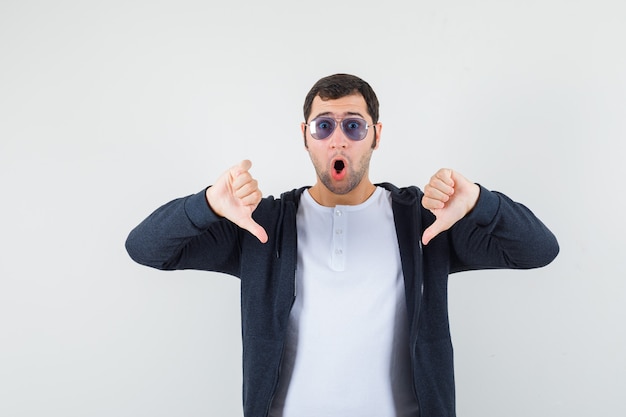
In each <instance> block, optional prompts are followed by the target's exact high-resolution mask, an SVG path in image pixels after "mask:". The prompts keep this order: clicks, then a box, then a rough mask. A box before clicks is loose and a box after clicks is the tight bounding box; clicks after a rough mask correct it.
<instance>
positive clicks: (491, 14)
mask: <svg viewBox="0 0 626 417" xmlns="http://www.w3.org/2000/svg"><path fill="white" fill-rule="evenodd" d="M227 3H228V2H217V1H190V0H178V1H168V0H162V1H147V0H144V1H140V0H137V1H131V0H125V1H119V0H109V1H106V2H105V1H101V2H96V1H78V0H66V1H56V2H46V1H33V0H20V1H17V0H3V1H1V2H0V190H1V192H0V195H1V196H2V197H1V204H0V256H1V258H0V338H1V341H0V415H2V416H7V417H34V416H48V417H50V416H55V417H56V416H59V417H61V416H63V417H73V416H77V417H78V416H80V417H83V416H93V417H105V416H106V417H109V416H116V417H126V416H128V417H131V416H133V417H135V416H151V417H158V416H188V417H193V416H237V415H241V405H240V398H241V394H240V384H241V366H240V355H241V345H240V340H239V335H240V330H239V305H238V302H239V300H238V297H239V288H238V282H237V280H236V279H233V278H229V277H225V276H219V275H217V274H207V273H200V272H196V271H183V272H171V273H167V272H160V271H155V270H151V269H149V268H145V267H141V266H139V265H136V264H134V263H133V262H132V261H131V260H130V259H129V258H128V256H127V255H126V253H125V250H124V247H123V244H124V240H125V238H126V235H127V233H128V232H129V231H130V229H131V228H132V227H134V225H135V224H137V223H138V222H139V221H140V220H142V219H143V218H144V217H145V216H146V215H147V214H148V213H149V212H150V211H152V210H153V209H155V208H156V207H157V206H159V205H160V204H162V203H164V202H166V201H168V200H170V199H172V198H175V197H178V196H182V195H186V194H190V193H193V192H196V191H198V190H200V189H201V188H202V187H204V186H205V185H207V184H209V183H210V182H211V181H212V180H213V179H215V178H216V177H217V176H218V175H219V174H220V173H221V172H222V171H223V170H225V169H226V168H227V167H229V166H230V165H232V164H234V163H236V162H238V161H239V160H240V159H242V158H250V159H251V160H252V161H253V162H254V167H253V172H254V174H255V175H256V176H257V178H258V179H259V181H260V184H261V186H262V189H263V190H264V192H265V194H274V195H277V194H279V193H280V192H281V191H284V190H287V189H291V188H294V187H297V186H300V185H303V184H311V183H312V182H313V180H314V174H313V170H312V168H310V165H309V161H308V157H307V155H306V153H305V152H304V151H303V148H302V141H301V138H300V132H299V123H300V121H301V119H302V116H301V106H302V101H303V99H304V95H305V94H306V92H307V91H308V89H309V88H310V87H311V85H312V84H313V83H314V82H315V81H317V79H319V78H321V77H322V76H325V75H329V74H331V73H335V72H349V73H354V74H356V75H359V76H361V77H363V78H365V79H366V80H368V81H369V82H370V83H371V85H372V86H373V87H374V89H375V90H376V91H377V93H378V95H379V98H380V100H381V103H382V106H381V120H382V122H383V123H384V130H383V142H382V144H381V148H380V149H379V150H378V151H377V152H376V154H375V156H374V159H373V166H372V180H374V181H383V180H386V181H392V182H395V183H397V184H398V185H408V184H417V185H420V186H423V185H424V184H425V183H426V182H427V180H428V178H429V177H430V175H431V174H432V173H433V172H434V171H435V170H436V169H437V168H439V167H441V166H449V167H452V168H455V169H457V170H459V171H460V172H461V173H463V174H464V175H465V176H467V177H468V178H470V179H472V180H474V181H477V182H480V183H482V184H483V185H485V186H487V187H488V188H491V189H496V190H500V191H504V192H506V193H507V194H508V195H509V196H511V197H512V198H514V199H516V200H518V201H522V202H524V203H525V204H526V205H528V206H529V207H531V208H532V209H533V211H534V212H535V213H536V214H538V215H539V217H540V218H542V219H543V220H544V221H545V222H546V223H547V224H548V225H549V226H550V227H551V228H552V230H553V231H554V232H555V233H556V235H557V236H558V238H559V240H560V244H561V254H560V255H559V257H558V258H557V260H556V261H555V262H554V263H552V264H551V265H550V266H548V267H547V268H544V269H540V270H533V271H525V272H519V271H488V272H472V273H466V274H460V275H457V276H454V277H452V279H451V283H450V303H451V307H450V308H451V311H450V315H451V321H452V331H453V338H454V343H455V349H456V369H457V391H458V404H457V410H458V415H459V416H463V417H479V416H480V417H485V416H490V417H501V416H507V417H518V416H519V417H522V416H524V417H525V416H550V417H560V416H568V417H571V416H589V415H594V416H619V415H626V403H625V402H624V401H623V394H624V392H625V391H626V361H625V359H624V357H625V356H626V355H624V352H626V325H625V324H624V321H625V320H624V319H625V318H626V283H625V281H626V280H625V278H626V267H625V263H624V249H626V247H625V245H624V243H623V242H624V237H623V236H624V234H625V233H626V227H625V222H624V213H625V212H626V204H625V197H624V191H623V188H624V180H625V179H626V168H625V167H624V140H625V139H626V45H625V44H626V24H625V22H626V6H625V3H624V2H623V1H621V0H614V1H611V0H580V1H566V0H542V1H534V0H525V1H511V0H508V1H502V0H499V1H496V0H489V1H476V0H474V1H464V0H455V1H439V2H429V1H421V0H419V1H404V2H401V1H393V0H390V1H384V2H380V1H363V0H361V1H345V2H339V1H326V0H318V1H316V2H307V3H302V2H288V1H286V0H285V1H277V0H274V1H272V0H269V1H265V2H257V1H251V0H247V1H239V2H230V3H228V4H227Z"/></svg>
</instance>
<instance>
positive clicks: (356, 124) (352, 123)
mask: <svg viewBox="0 0 626 417" xmlns="http://www.w3.org/2000/svg"><path fill="white" fill-rule="evenodd" d="M362 125H363V122H361V121H360V120H358V119H349V120H346V124H345V126H346V128H347V129H350V130H358V129H360V128H361V126H362Z"/></svg>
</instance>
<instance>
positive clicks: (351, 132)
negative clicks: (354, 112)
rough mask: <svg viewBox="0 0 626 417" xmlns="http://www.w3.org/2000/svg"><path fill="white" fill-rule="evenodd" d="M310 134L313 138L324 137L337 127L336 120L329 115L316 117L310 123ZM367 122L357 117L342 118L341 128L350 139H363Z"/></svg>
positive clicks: (319, 138)
mask: <svg viewBox="0 0 626 417" xmlns="http://www.w3.org/2000/svg"><path fill="white" fill-rule="evenodd" d="M310 126H311V136H313V138H314V139H318V140H322V139H326V138H327V137H329V136H330V135H332V133H333V132H334V131H335V129H336V128H337V121H336V120H335V119H333V118H330V117H318V118H316V119H313V120H312V121H311V123H310ZM367 128H368V126H367V122H366V121H365V120H363V119H360V118H358V117H352V118H348V119H343V120H342V121H341V130H342V131H343V133H344V134H345V135H346V136H347V137H348V139H350V140H363V139H365V136H367Z"/></svg>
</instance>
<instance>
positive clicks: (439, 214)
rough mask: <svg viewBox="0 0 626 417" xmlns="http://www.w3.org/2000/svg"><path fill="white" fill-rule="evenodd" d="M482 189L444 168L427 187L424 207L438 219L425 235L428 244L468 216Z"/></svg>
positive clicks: (423, 238) (433, 177) (423, 199)
mask: <svg viewBox="0 0 626 417" xmlns="http://www.w3.org/2000/svg"><path fill="white" fill-rule="evenodd" d="M479 194H480V188H479V187H478V185H477V184H474V183H472V182H470V181H468V180H467V179H466V178H465V177H463V176H462V175H461V174H459V173H458V172H455V171H453V170H451V169H448V168H442V169H440V170H439V171H437V173H436V174H435V175H433V176H432V177H431V178H430V182H429V183H428V184H426V186H425V187H424V197H423V198H422V205H423V206H424V207H425V208H427V209H428V210H430V211H431V213H433V214H434V215H435V217H436V220H435V222H434V223H433V224H431V225H430V226H429V227H428V228H427V229H426V230H424V234H423V235H422V243H423V244H424V245H428V242H430V241H431V240H432V239H433V238H434V237H435V236H437V235H438V234H439V233H441V232H444V231H446V230H448V229H449V228H451V227H452V226H453V225H454V224H455V223H456V222H458V221H459V220H461V219H462V218H463V217H465V215H466V214H467V213H469V212H470V211H471V210H472V209H473V208H474V206H475V205H476V201H478V196H479Z"/></svg>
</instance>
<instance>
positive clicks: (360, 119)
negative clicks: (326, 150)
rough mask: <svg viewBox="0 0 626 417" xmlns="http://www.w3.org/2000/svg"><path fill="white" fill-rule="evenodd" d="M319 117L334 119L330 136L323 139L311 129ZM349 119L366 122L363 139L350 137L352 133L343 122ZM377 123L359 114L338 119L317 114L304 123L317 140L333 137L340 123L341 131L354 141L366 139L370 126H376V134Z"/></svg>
mask: <svg viewBox="0 0 626 417" xmlns="http://www.w3.org/2000/svg"><path fill="white" fill-rule="evenodd" d="M317 119H328V120H332V121H333V122H334V125H333V129H332V130H331V131H330V133H329V134H328V136H326V137H325V138H321V139H319V138H316V137H315V136H314V135H315V134H316V133H313V132H312V131H311V130H312V129H311V123H313V122H314V121H316V120H317ZM348 120H358V121H363V122H364V123H365V135H364V136H363V137H362V138H361V139H352V138H351V137H350V135H349V134H348V133H347V132H346V130H345V128H344V125H343V122H344V121H348ZM377 124H378V123H373V124H369V123H367V120H365V119H364V118H363V117H359V116H349V117H343V118H341V119H336V118H334V117H330V116H324V115H319V116H316V117H315V118H313V119H311V122H309V123H304V126H306V127H308V128H309V133H310V134H311V137H312V138H313V139H315V140H326V139H328V138H329V137H331V136H332V135H333V133H335V130H336V129H337V125H339V126H340V127H341V131H342V132H343V134H344V135H345V136H346V137H347V138H348V139H350V140H351V141H354V142H360V141H362V140H364V139H365V138H366V137H367V134H368V133H369V128H370V127H373V128H374V135H375V134H376V125H377Z"/></svg>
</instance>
